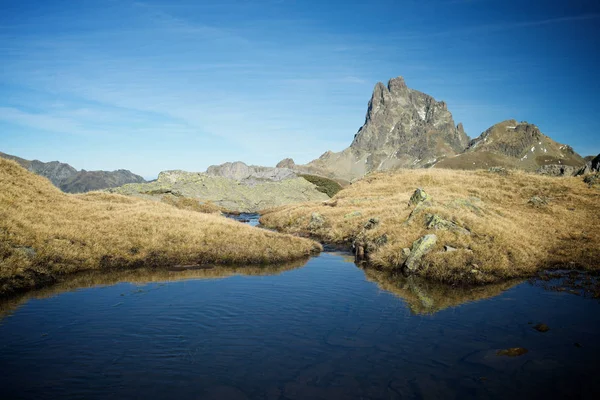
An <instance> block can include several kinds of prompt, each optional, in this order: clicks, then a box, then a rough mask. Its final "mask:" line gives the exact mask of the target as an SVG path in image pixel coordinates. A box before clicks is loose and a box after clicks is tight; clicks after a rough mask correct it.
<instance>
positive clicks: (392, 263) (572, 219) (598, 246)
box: [261, 169, 600, 283]
mask: <svg viewBox="0 0 600 400" xmlns="http://www.w3.org/2000/svg"><path fill="white" fill-rule="evenodd" d="M417 188H422V189H423V190H424V191H425V192H426V193H427V194H428V195H429V196H430V197H429V198H428V199H426V200H425V201H423V202H421V203H418V204H413V205H410V206H409V205H408V202H409V199H410V198H411V196H412V195H413V193H414V191H415V189H417ZM434 217H435V218H434ZM370 220H371V221H370ZM369 221H370V222H369ZM261 223H262V224H263V225H265V226H267V227H270V228H275V229H277V230H279V231H283V232H288V233H294V234H300V235H312V236H315V237H318V238H321V239H322V240H325V241H329V242H335V243H347V244H348V245H350V244H351V243H353V242H354V243H355V244H356V245H357V247H360V248H361V249H364V251H365V253H366V257H367V259H368V261H369V263H370V264H371V265H372V266H375V267H380V268H383V269H401V268H405V267H406V265H407V261H408V260H407V258H408V257H409V254H411V253H410V252H409V251H408V250H409V249H411V248H413V243H414V242H415V241H416V240H417V239H419V238H421V237H423V236H424V235H426V234H435V235H436V237H437V241H436V243H435V245H434V246H433V248H432V250H431V251H430V252H429V253H427V254H425V255H424V256H423V257H422V258H421V259H420V260H419V263H418V268H416V269H415V271H414V273H415V274H416V275H420V276H422V277H425V278H427V279H431V280H435V281H439V282H446V283H491V282H500V281H504V280H507V279H512V278H518V277H525V276H531V275H533V274H535V273H536V272H537V271H539V270H542V269H548V268H568V269H586V270H594V269H600V262H599V261H598V260H600V191H599V190H597V189H595V188H591V187H589V186H588V185H587V184H585V183H584V182H583V181H582V179H581V178H551V177H544V176H539V175H534V174H526V173H523V172H513V171H508V172H507V171H501V172H500V173H494V172H488V171H452V170H443V169H440V170H436V169H428V170H404V171H399V172H395V173H377V174H372V175H369V176H367V177H365V178H363V179H362V180H360V181H358V182H356V183H355V184H353V185H351V186H350V187H348V188H346V189H344V190H342V191H340V192H339V193H338V194H337V195H336V196H335V197H334V198H332V199H331V200H329V201H326V202H324V203H305V204H299V205H290V206H285V207H280V208H277V209H273V210H270V211H268V212H266V213H264V214H263V216H262V218H261ZM446 246H450V247H446ZM413 254H414V253H413Z"/></svg>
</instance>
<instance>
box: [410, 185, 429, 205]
mask: <svg viewBox="0 0 600 400" xmlns="http://www.w3.org/2000/svg"><path fill="white" fill-rule="evenodd" d="M425 201H431V196H429V195H428V194H427V193H425V191H424V190H423V189H421V188H418V189H417V190H415V192H414V193H413V195H412V196H410V200H408V205H409V206H414V205H417V204H419V203H423V202H425Z"/></svg>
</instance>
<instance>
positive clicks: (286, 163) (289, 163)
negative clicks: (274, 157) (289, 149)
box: [275, 158, 296, 169]
mask: <svg viewBox="0 0 600 400" xmlns="http://www.w3.org/2000/svg"><path fill="white" fill-rule="evenodd" d="M295 166H296V163H295V162H294V160H293V159H291V158H284V159H283V160H281V161H279V162H278V163H277V165H276V166H275V168H289V169H293V168H294V167H295Z"/></svg>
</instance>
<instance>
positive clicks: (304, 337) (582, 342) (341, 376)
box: [0, 252, 600, 399]
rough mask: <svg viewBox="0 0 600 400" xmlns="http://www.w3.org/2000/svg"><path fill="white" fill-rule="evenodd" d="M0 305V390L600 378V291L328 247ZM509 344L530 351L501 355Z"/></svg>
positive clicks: (103, 281)
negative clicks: (456, 275) (471, 277)
mask: <svg viewBox="0 0 600 400" xmlns="http://www.w3.org/2000/svg"><path fill="white" fill-rule="evenodd" d="M99 285H100V286H99ZM0 312H1V313H2V314H0V318H2V319H1V320H0V367H1V373H0V388H1V397H2V398H3V399H13V398H15V399H16V398H28V399H46V398H47V399H64V398H86V399H99V398H102V399H104V398H106V399H108V398H139V399H153V398H164V399H188V398H189V399H345V398H347V399H396V398H403V399H405V398H406V399H410V398H431V399H433V398H450V399H453V398H455V399H459V398H460V399H464V398H499V399H501V398H512V399H517V398H542V397H546V398H598V397H597V396H598V395H599V394H600V380H599V379H597V370H596V368H597V366H598V360H599V356H600V340H599V339H600V302H599V301H598V300H597V299H591V298H586V297H584V296H577V295H574V294H570V293H564V292H556V291H550V290H547V289H545V288H543V287H541V285H540V284H537V283H534V284H532V283H531V282H511V283H506V284H503V285H498V286H490V287H486V288H479V289H474V290H470V291H465V290H458V289H452V288H448V287H440V286H435V285H431V284H425V283H423V282H419V281H417V280H410V279H409V280H407V279H404V278H392V277H389V276H387V275H384V274H381V273H377V272H374V271H371V270H363V269H361V268H358V267H357V266H355V265H354V264H353V263H352V258H351V257H349V256H348V255H344V254H340V253H333V252H331V253H324V254H321V255H320V256H318V257H313V258H311V259H310V260H308V261H307V262H299V263H296V264H291V265H285V266H280V267H269V268H238V269H220V268H214V269H207V270H190V271H162V272H157V271H145V270H138V271H130V272H121V273H118V274H112V275H106V274H104V275H102V274H97V275H81V276H78V277H76V278H74V279H73V280H71V281H67V282H63V283H61V284H59V285H57V286H56V287H53V288H50V289H46V290H45V291H41V292H37V293H34V294H33V295H30V296H29V297H23V298H21V299H15V300H13V301H12V302H11V303H7V304H4V305H3V308H1V309H0ZM537 323H545V324H547V325H548V326H549V327H550V330H549V331H548V332H545V333H541V332H538V331H537V330H535V329H534V328H533V326H534V325H535V324H537ZM512 347H522V348H526V349H527V350H528V352H527V353H526V354H524V355H521V356H518V357H506V356H498V355H497V351H498V350H500V349H506V348H512Z"/></svg>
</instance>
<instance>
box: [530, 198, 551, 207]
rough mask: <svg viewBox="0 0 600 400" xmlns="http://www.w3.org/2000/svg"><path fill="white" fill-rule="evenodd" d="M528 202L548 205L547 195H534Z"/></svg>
mask: <svg viewBox="0 0 600 400" xmlns="http://www.w3.org/2000/svg"><path fill="white" fill-rule="evenodd" d="M527 204H529V205H531V206H533V207H543V206H546V205H548V199H547V198H546V197H540V196H533V197H532V198H530V199H529V201H527Z"/></svg>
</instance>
